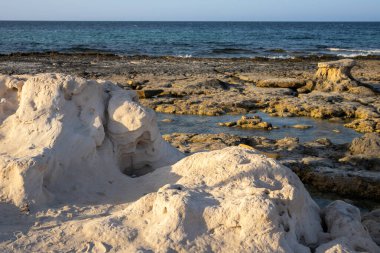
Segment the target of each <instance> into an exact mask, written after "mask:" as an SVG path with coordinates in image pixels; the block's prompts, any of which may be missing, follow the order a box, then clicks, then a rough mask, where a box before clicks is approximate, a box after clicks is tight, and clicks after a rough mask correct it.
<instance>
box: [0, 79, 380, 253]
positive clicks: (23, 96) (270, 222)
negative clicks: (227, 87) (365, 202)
mask: <svg viewBox="0 0 380 253" xmlns="http://www.w3.org/2000/svg"><path fill="white" fill-rule="evenodd" d="M0 95H1V97H2V99H1V103H0V110H1V113H2V114H1V116H2V117H0V147H1V150H2V152H1V154H0V168H1V170H0V178H2V180H1V181H0V212H1V213H2V214H3V215H1V216H0V225H1V226H0V250H1V251H2V252H14V251H16V252H18V251H21V252H22V251H30V252H37V251H38V252H44V251H62V250H68V251H74V252H79V251H82V252H140V251H141V252H210V251H211V252H235V251H238V252H305V253H311V252H316V253H322V252H325V253H329V252H363V251H364V252H371V253H372V252H373V253H375V252H379V250H380V248H379V246H378V245H377V244H376V243H379V241H380V239H379V233H378V230H379V226H380V222H379V215H378V212H379V211H378V210H373V211H372V212H370V213H367V214H365V215H364V216H362V214H361V212H360V210H359V209H358V208H357V207H355V206H353V205H351V204H349V203H346V202H344V201H341V200H337V201H334V202H332V203H330V204H329V205H327V206H325V207H323V208H320V207H319V206H318V205H317V204H316V203H315V202H314V200H313V199H312V198H311V196H310V194H309V192H308V191H307V189H306V188H305V187H304V185H303V184H302V182H301V180H300V179H299V177H297V175H296V174H295V173H294V172H293V171H292V170H291V169H289V168H288V167H287V166H289V167H292V163H293V162H294V163H298V164H301V165H302V166H305V165H311V166H314V165H322V166H329V165H330V164H334V163H337V162H339V163H342V162H344V163H347V166H351V165H352V170H353V172H358V173H360V171H355V169H357V168H359V169H360V168H362V169H364V168H366V169H367V170H368V173H370V172H372V171H371V170H372V169H373V170H376V169H377V167H375V168H372V169H370V168H369V167H368V166H369V164H378V161H377V159H378V156H377V154H378V151H379V149H380V141H379V140H380V136H379V135H378V134H377V133H370V134H366V135H364V136H363V137H361V138H358V139H355V140H354V141H353V142H352V143H351V144H350V145H335V144H333V143H331V142H330V141H329V140H327V139H320V140H316V141H314V142H310V143H302V144H301V143H299V141H298V140H297V139H295V138H291V137H289V138H285V139H282V140H270V139H268V138H255V137H253V138H248V139H242V138H241V137H239V136H228V135H220V136H210V135H189V134H178V135H171V136H166V137H165V138H166V139H167V140H168V141H170V142H171V143H172V145H173V146H176V145H177V146H178V148H180V149H182V150H183V151H185V152H192V151H194V152H196V153H195V154H192V155H190V156H187V157H184V154H183V153H181V152H179V151H178V150H177V149H175V148H174V147H173V146H171V145H169V144H168V143H167V142H166V141H165V140H164V139H163V138H162V136H161V135H160V133H159V129H158V126H157V121H156V115H155V113H154V112H153V111H152V110H151V109H149V108H146V107H143V106H142V105H141V104H140V103H139V99H138V94H137V92H135V91H132V90H125V89H122V88H121V87H120V86H118V85H116V84H114V83H112V82H109V81H100V80H87V79H83V78H79V77H74V76H70V75H64V74H38V75H23V76H0ZM241 142H243V143H241ZM192 143H198V144H199V145H198V146H197V145H194V146H191V145H189V144H192ZM207 143H209V145H210V147H209V149H217V150H214V151H208V152H197V151H201V150H203V149H205V146H204V145H205V144H206V145H207ZM237 145H238V146H237ZM253 146H254V147H253ZM186 149H188V150H186ZM332 151H334V152H332ZM340 156H343V157H340ZM271 157H272V158H271ZM276 160H277V161H276ZM281 163H282V164H281ZM283 164H286V165H287V166H284V165H283ZM366 166H367V167H366ZM348 168H349V167H347V168H346V170H347V169H348ZM293 170H294V168H293ZM347 171H348V170H347ZM360 175H361V174H360ZM313 177H314V176H313ZM333 181H334V180H333ZM367 185H369V184H367ZM372 194H373V195H376V194H377V191H376V189H375V191H373V192H372Z"/></svg>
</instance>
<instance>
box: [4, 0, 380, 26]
mask: <svg viewBox="0 0 380 253" xmlns="http://www.w3.org/2000/svg"><path fill="white" fill-rule="evenodd" d="M0 20H83V21H88V20H93V21H380V0H189V1H183V0H0Z"/></svg>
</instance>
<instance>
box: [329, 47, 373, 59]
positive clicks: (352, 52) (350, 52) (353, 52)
mask: <svg viewBox="0 0 380 253" xmlns="http://www.w3.org/2000/svg"><path fill="white" fill-rule="evenodd" d="M327 50H329V51H332V52H347V53H342V54H338V56H343V57H355V56H368V55H380V49H348V48H334V47H332V48H327Z"/></svg>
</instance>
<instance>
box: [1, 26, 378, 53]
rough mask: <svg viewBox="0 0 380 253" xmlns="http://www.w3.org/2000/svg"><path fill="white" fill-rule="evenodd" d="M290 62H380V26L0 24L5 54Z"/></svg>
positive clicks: (2, 47)
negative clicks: (322, 59)
mask: <svg viewBox="0 0 380 253" xmlns="http://www.w3.org/2000/svg"><path fill="white" fill-rule="evenodd" d="M20 52H21V53H31V52H33V53H35V52H61V53H89V52H91V53H94V52H98V53H111V54H117V55H127V56H132V55H133V56H134V55H146V56H177V57H186V58H190V57H205V58H241V57H244V58H257V57H264V58H271V59H288V58H297V57H309V56H312V57H314V56H325V55H326V56H338V57H357V56H380V22H371V23H367V22H355V23H352V22H58V21H57V22H45V21H33V22H32V21H30V22H29V21H0V54H12V53H20Z"/></svg>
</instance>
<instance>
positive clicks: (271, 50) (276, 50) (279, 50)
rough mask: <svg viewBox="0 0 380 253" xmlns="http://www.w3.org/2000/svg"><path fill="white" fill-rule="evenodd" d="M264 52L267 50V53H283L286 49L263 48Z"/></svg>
mask: <svg viewBox="0 0 380 253" xmlns="http://www.w3.org/2000/svg"><path fill="white" fill-rule="evenodd" d="M265 52H269V53H285V52H286V50H285V49H282V48H273V49H268V50H265Z"/></svg>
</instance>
